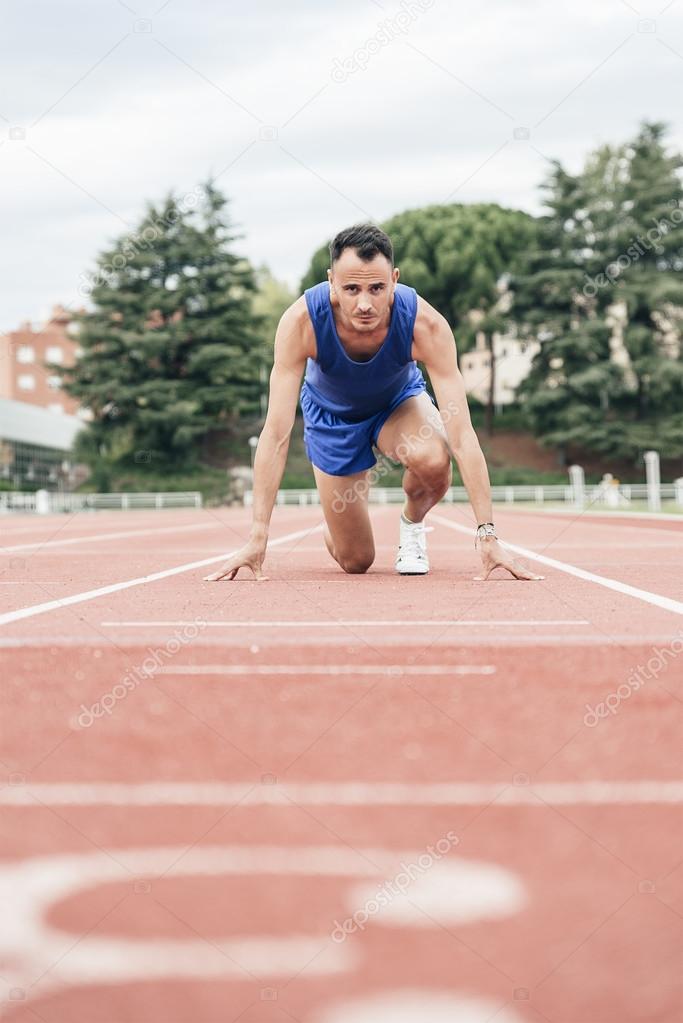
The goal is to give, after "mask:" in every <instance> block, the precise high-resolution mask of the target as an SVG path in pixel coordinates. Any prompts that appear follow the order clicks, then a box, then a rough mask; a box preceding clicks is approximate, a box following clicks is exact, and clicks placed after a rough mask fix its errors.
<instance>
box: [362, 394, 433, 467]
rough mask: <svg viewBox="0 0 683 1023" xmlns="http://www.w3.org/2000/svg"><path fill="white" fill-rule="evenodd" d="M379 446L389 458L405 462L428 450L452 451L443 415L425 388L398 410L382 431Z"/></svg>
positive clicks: (378, 438)
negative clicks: (449, 449) (449, 448)
mask: <svg viewBox="0 0 683 1023" xmlns="http://www.w3.org/2000/svg"><path fill="white" fill-rule="evenodd" d="M376 446H377V447H378V448H379V450H380V451H381V452H382V454H383V455H386V456H387V458H391V459H392V460H393V461H395V462H402V463H403V465H408V464H409V463H410V461H411V460H412V458H413V457H415V458H418V459H419V457H420V456H421V455H423V454H424V453H425V452H435V451H441V450H442V449H445V451H446V452H448V442H447V438H446V430H445V428H444V425H443V420H442V419H441V414H440V412H439V410H438V408H437V407H436V405H435V404H434V403H433V401H432V400H431V398H430V397H429V395H428V394H427V393H426V392H425V391H423V392H422V394H416V395H413V396H412V397H411V398H406V400H405V401H403V402H401V404H400V405H399V406H398V408H396V409H394V411H393V412H392V413H391V415H390V416H389V418H388V419H387V421H386V422H385V423H384V425H383V426H382V429H381V430H380V431H379V434H378V436H377V444H376Z"/></svg>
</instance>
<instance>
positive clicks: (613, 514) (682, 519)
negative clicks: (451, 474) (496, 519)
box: [497, 501, 683, 532]
mask: <svg viewBox="0 0 683 1023" xmlns="http://www.w3.org/2000/svg"><path fill="white" fill-rule="evenodd" d="M497 504H498V506H499V507H500V510H501V511H514V512H520V513H522V514H527V515H535V514H536V513H537V512H540V513H541V514H542V515H566V516H568V517H569V518H576V517H579V516H580V517H581V520H582V521H583V522H587V521H588V520H589V519H591V518H593V517H598V518H601V519H619V520H620V521H623V522H627V523H628V524H629V525H631V526H633V528H634V529H637V528H638V521H637V520H638V519H651V520H653V521H656V520H657V519H659V520H660V522H661V521H664V522H678V524H679V525H680V526H683V515H676V514H671V515H668V514H666V512H646V511H628V510H625V511H619V510H618V509H617V508H615V509H614V510H613V511H598V510H597V509H596V510H593V509H592V508H591V509H586V510H585V511H580V510H579V509H578V508H572V506H571V505H570V506H569V507H565V508H543V507H540V506H536V507H535V508H525V507H524V506H523V505H521V504H520V505H513V504H505V503H504V502H501V501H499V502H497ZM629 520H632V521H629ZM647 528H648V529H649V528H652V527H650V526H648V527H647ZM667 532H668V531H667Z"/></svg>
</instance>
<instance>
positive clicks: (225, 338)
mask: <svg viewBox="0 0 683 1023" xmlns="http://www.w3.org/2000/svg"><path fill="white" fill-rule="evenodd" d="M193 200H194V201H193ZM226 204H227V200H226V198H225V197H224V196H223V195H222V194H221V193H220V192H219V191H218V190H217V189H216V188H215V187H214V186H213V185H212V184H211V183H210V182H209V183H208V184H206V185H205V186H203V187H202V188H201V189H198V190H197V192H196V193H190V195H189V196H187V197H185V198H184V199H182V200H181V199H180V198H178V197H176V196H174V195H173V194H171V195H169V196H168V197H167V198H166V199H165V200H164V202H163V203H162V204H161V205H160V206H158V207H157V206H154V205H152V204H149V205H148V207H147V211H146V214H145V216H144V218H143V219H142V221H141V223H140V224H139V226H138V228H137V230H136V231H134V232H132V233H130V234H128V235H125V236H123V237H122V238H120V239H118V241H117V243H116V244H115V245H114V247H113V248H111V249H109V250H108V251H106V252H104V253H102V254H101V255H100V257H99V259H98V268H97V271H96V274H95V275H94V279H93V280H92V282H91V283H92V291H91V298H92V303H93V309H92V310H91V311H89V312H87V313H85V314H83V315H82V316H81V317H80V334H79V344H80V347H81V349H82V354H81V356H80V358H79V359H78V361H77V362H76V364H75V366H74V367H73V368H70V369H66V370H64V371H63V372H64V379H65V383H64V386H65V390H67V392H68V393H69V394H71V395H73V396H74V397H76V398H78V399H79V400H80V401H81V404H82V405H83V406H85V407H86V408H87V409H89V411H90V415H91V421H90V422H89V423H88V425H87V427H86V429H85V431H84V433H82V435H81V437H80V438H79V443H78V451H79V454H80V456H81V457H85V458H86V459H88V460H89V461H90V462H91V464H92V465H93V468H94V469H95V470H96V474H97V472H98V471H99V474H100V478H101V479H103V481H105V482H106V476H107V473H106V472H104V473H103V471H102V470H103V469H106V467H109V466H117V467H124V466H130V465H131V463H142V464H144V463H153V466H154V467H157V468H158V467H162V466H163V467H166V468H171V467H173V468H181V467H189V466H193V467H195V466H196V463H197V461H198V460H199V459H200V458H201V450H202V442H203V441H204V440H205V438H207V437H208V435H210V434H211V433H212V432H213V431H222V430H226V429H228V430H229V429H230V428H231V426H233V425H234V424H235V422H236V420H237V418H238V417H239V416H240V415H241V414H243V413H254V412H257V411H258V409H259V367H260V365H261V363H262V362H263V361H264V359H266V358H267V350H266V348H265V345H264V344H263V338H262V336H261V335H260V334H259V329H258V328H259V320H258V318H257V317H256V316H255V314H254V312H253V308H252V304H253V294H254V291H255V281H254V274H253V271H252V269H251V267H250V266H249V264H248V263H247V261H246V260H245V259H242V258H240V257H239V256H237V255H236V254H235V253H234V252H233V251H232V247H231V246H232V243H233V242H234V241H235V238H236V237H237V236H236V235H234V234H233V232H232V229H231V226H230V223H229V220H228V218H227V217H226V215H225V212H224V210H225V206H226Z"/></svg>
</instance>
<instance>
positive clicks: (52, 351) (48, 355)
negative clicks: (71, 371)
mask: <svg viewBox="0 0 683 1023" xmlns="http://www.w3.org/2000/svg"><path fill="white" fill-rule="evenodd" d="M63 356H64V353H63V351H62V349H61V348H60V347H59V345H48V347H47V350H46V352H45V359H46V360H47V362H62V361H63Z"/></svg>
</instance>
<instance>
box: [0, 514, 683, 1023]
mask: <svg viewBox="0 0 683 1023" xmlns="http://www.w3.org/2000/svg"><path fill="white" fill-rule="evenodd" d="M397 517H398V509H397V508H396V507H393V508H392V507H384V508H375V509H374V510H373V521H374V524H375V535H376V541H377V560H376V562H375V564H374V565H373V567H372V569H371V570H370V572H369V573H368V574H367V575H364V576H346V575H344V574H343V573H342V572H341V570H340V569H338V568H337V566H336V565H335V564H334V563H333V562H332V561H331V560H330V558H329V556H328V555H327V552H326V551H325V549H324V546H323V542H322V537H321V534H320V531H319V530H318V531H316V532H312V533H311V534H310V535H303V536H299V537H298V538H297V539H294V540H288V541H285V542H283V543H282V544H281V545H276V546H274V547H272V548H271V551H270V552H269V555H268V558H267V561H266V569H267V571H268V573H269V576H270V580H269V581H268V582H267V583H262V584H257V583H255V582H253V581H252V580H251V579H250V578H249V577H248V576H246V575H245V576H244V577H242V575H240V576H239V577H238V578H237V580H235V581H234V582H232V583H229V582H224V583H204V582H203V581H202V577H203V575H205V574H207V571H208V570H209V569H208V566H207V565H201V564H200V565H198V566H197V567H194V568H190V569H188V570H187V571H180V572H177V573H175V574H170V575H164V576H163V577H161V578H156V579H152V580H149V581H143V582H139V583H137V584H136V585H133V586H127V587H126V588H119V589H117V590H115V591H114V592H108V593H104V594H101V595H91V596H90V597H89V598H88V599H83V600H77V601H73V602H72V603H70V604H69V605H67V606H63V607H59V606H48V607H47V609H45V608H43V609H40V608H38V613H31V614H29V615H28V616H26V617H23V618H19V619H18V620H14V621H12V620H10V621H7V620H5V621H4V622H3V624H2V627H1V628H0V652H1V656H2V659H3V664H4V671H3V682H4V685H3V690H4V694H5V699H4V704H5V708H4V709H5V724H4V726H3V736H2V739H3V741H2V750H1V751H0V756H1V758H2V772H3V774H4V776H5V785H4V787H3V788H2V790H1V791H0V800H1V801H2V803H3V807H2V812H3V819H4V821H5V828H4V829H3V830H4V837H3V839H2V845H1V847H0V898H2V903H3V906H4V917H5V923H6V924H7V927H6V931H7V936H6V937H5V938H4V939H3V942H4V944H3V945H2V946H0V958H1V959H2V962H1V963H0V978H1V979H0V984H1V985H2V988H1V989H0V991H1V1001H2V1011H3V1018H6V1019H8V1020H10V1021H12V1023H29V1021H31V1023H35V1021H36V1020H37V1021H39V1023H40V1021H44V1023H76V1021H79V1023H80V1021H81V1020H83V1021H88V1023H138V1021H139V1023H143V1021H144V1023H162V1021H163V1023H186V1021H187V1023H190V1021H192V1023H214V1021H215V1023H218V1021H219V1020H220V1021H221V1023H232V1021H236V1020H240V1021H241V1023H266V1021H267V1023H271V1021H286V1020H292V1019H293V1020H295V1021H300V1023H342V1021H343V1023H369V1021H370V1020H372V1023H408V1021H411V1023H412V1021H415V1023H445V1021H449V1023H485V1021H488V1020H490V1021H491V1023H515V1021H516V1023H532V1021H534V1023H535V1021H543V1020H547V1021H551V1023H631V1021H647V1023H677V1021H679V1020H680V1019H681V1018H683V987H682V982H681V971H680V962H681V952H682V951H683V851H682V850H681V841H680V839H681V825H680V818H681V804H682V803H683V774H682V771H681V754H680V748H681V743H680V735H681V723H682V721H683V696H682V694H681V687H680V679H681V676H682V675H683V672H682V671H681V665H682V664H683V657H682V656H681V653H680V651H681V650H683V643H681V642H680V640H682V639H683V614H681V612H683V604H679V605H678V606H679V608H680V610H679V611H678V612H677V610H676V607H675V606H672V607H670V608H663V607H660V606H657V604H656V603H652V602H651V601H649V600H648V599H646V596H645V597H643V596H641V597H638V596H634V595H632V594H629V593H623V592H617V591H615V590H613V589H607V588H605V587H604V586H603V585H600V583H599V582H598V581H596V580H586V579H582V578H577V577H576V576H574V575H571V574H567V573H566V572H565V571H562V570H560V569H559V568H551V567H541V568H540V571H542V572H544V573H545V577H546V578H545V580H544V581H543V582H539V583H520V582H515V581H514V580H512V579H508V578H504V577H502V575H501V577H500V578H493V579H491V580H490V581H489V582H488V583H476V582H474V581H473V580H472V576H473V575H475V574H476V572H477V571H478V569H479V559H478V555H477V554H476V552H475V551H474V548H473V545H472V540H471V536H469V535H465V534H463V533H461V532H459V531H457V530H455V529H452V528H450V527H449V526H448V525H446V523H445V522H444V521H443V520H444V519H446V520H450V521H451V522H453V523H456V524H463V523H464V524H465V525H467V526H469V525H470V520H469V516H468V515H466V514H465V513H464V512H463V511H462V509H457V508H453V507H448V506H441V507H440V508H439V509H436V510H435V513H432V515H431V516H430V521H431V524H432V525H433V526H434V527H435V528H434V532H432V533H431V534H430V535H429V550H430V558H431V562H432V571H431V573H430V575H429V576H428V577H426V578H400V577H397V576H396V575H395V574H394V572H393V558H394V552H395V542H396V539H397V530H398V526H397ZM319 522H320V511H319V510H318V509H314V508H297V509H294V508H281V509H277V511H276V513H275V516H274V520H273V528H272V532H271V539H277V538H278V537H287V536H289V535H290V534H292V533H295V534H299V533H300V532H301V531H302V530H305V529H306V528H307V527H314V526H316V525H317V524H318V523H319ZM496 522H497V523H498V524H499V531H500V532H501V535H502V536H503V537H504V539H506V540H508V541H509V542H511V543H515V544H517V545H519V546H521V547H525V548H528V549H530V550H534V551H536V552H540V553H543V554H545V555H546V556H548V557H550V558H553V559H555V560H556V561H558V562H562V563H564V564H567V565H571V566H574V567H576V568H581V569H585V570H587V571H589V572H591V573H594V574H595V575H596V576H599V577H602V578H609V579H611V580H615V581H617V582H620V583H624V584H627V585H630V586H631V587H637V588H638V589H640V590H642V591H645V592H646V594H647V593H649V594H653V595H655V599H656V596H660V597H668V598H670V599H671V600H672V601H675V602H681V601H683V583H682V580H683V542H682V541H683V522H682V523H681V524H680V525H679V524H678V523H671V522H666V523H664V522H662V523H659V522H653V521H652V520H645V519H643V520H632V519H629V520H628V521H625V520H624V519H621V518H620V519H618V520H614V521H613V520H606V519H604V518H599V519H598V518H592V519H591V518H589V517H588V516H578V517H574V516H572V515H571V514H568V515H567V516H544V515H543V514H541V513H535V512H531V513H530V512H521V511H519V510H517V509H515V510H514V511H510V512H507V511H506V510H505V509H500V510H499V511H497V513H496ZM248 527H249V515H248V513H247V511H241V510H240V511H226V510H218V511H216V510H208V509H205V510H203V511H198V512H194V511H193V512H175V511H168V512H160V513H151V512H133V513H126V514H116V513H111V514H110V513H101V514H97V515H94V514H92V515H86V514H83V513H81V514H78V515H75V516H68V517H66V516H64V517H51V518H41V519H37V518H26V517H22V518H11V519H5V520H3V543H4V545H5V548H6V551H5V553H4V554H3V556H2V560H1V561H0V602H1V603H0V614H2V613H4V612H8V613H11V612H13V611H14V610H16V609H19V608H30V607H34V606H38V605H52V604H53V602H55V601H57V600H59V599H63V598H68V597H73V596H75V595H78V594H83V593H86V592H90V591H93V590H98V589H99V588H101V587H109V586H111V585H112V584H117V583H126V582H129V581H131V580H140V579H143V577H145V576H148V575H154V574H155V573H163V572H166V571H167V570H169V569H173V568H176V567H179V566H184V565H192V564H193V563H195V562H200V563H201V562H203V561H205V560H206V559H210V558H212V557H215V556H216V555H217V553H219V552H220V551H221V550H223V551H228V550H232V549H235V548H236V547H237V546H239V545H240V542H241V540H242V539H243V538H244V537H245V536H246V534H247V532H248ZM121 533H124V534H126V535H125V536H121V535H116V536H111V534H121ZM64 541H74V542H68V543H64ZM31 544H35V545H37V546H33V547H31V546H28V545H31ZM8 548H13V549H11V550H9V549H8ZM197 622H198V623H199V625H197V624H194V625H192V623H197ZM297 622H298V623H300V624H298V625H297V624H295V623H297ZM381 622H387V623H390V624H386V625H382V624H377V623H381ZM415 622H436V623H441V624H420V625H418V624H414V623H415ZM203 623H206V624H203ZM268 623H279V624H268ZM283 623H290V624H283ZM468 623H473V624H468ZM676 641H679V644H678V646H676ZM672 643H674V646H672ZM657 650H658V651H659V653H657V652H656V651H657ZM677 651H678V652H677ZM648 662H649V668H648ZM145 664H146V665H147V671H146V674H145V667H144V666H145ZM639 666H640V676H639V678H640V683H639V685H638V687H637V688H634V687H632V688H629V686H628V684H627V682H628V680H629V679H631V680H633V679H634V678H635V677H636V676H635V675H634V672H636V671H638V670H639ZM124 679H127V680H128V684H127V685H126V684H125V683H124V681H123V680H124ZM620 686H621V687H622V688H621V690H619V687H620ZM619 693H620V694H621V695H619ZM600 707H602V708H603V712H604V714H605V716H604V717H602V718H600V717H599V716H598V714H599V711H598V712H597V713H593V717H591V716H590V715H591V713H592V712H595V711H596V708H600ZM607 708H609V709H607ZM596 783H602V784H596ZM449 833H450V837H448V838H447V837H446V836H448V835H449ZM439 842H441V845H438V843H439ZM435 849H437V850H440V851H438V852H437V853H435V851H434V850H435ZM429 850H431V852H430V851H429ZM421 856H422V857H423V859H422V860H420V857H421ZM427 861H429V862H427ZM406 877H407V881H406V880H405V878H406ZM399 878H402V880H398V879H399ZM392 886H393V887H392ZM398 887H402V888H403V892H404V894H400V893H398ZM380 889H382V891H383V892H384V896H385V897H384V904H383V905H381V906H377V905H376V904H373V903H372V902H371V901H370V902H369V901H368V900H372V899H373V897H375V896H376V895H377V893H378V890H380ZM387 892H389V893H390V894H389V895H387ZM364 915H365V917H366V919H363V917H364ZM344 920H348V921H350V923H349V924H348V925H347V926H348V927H349V929H351V928H352V929H353V933H349V934H347V935H346V936H345V938H344V940H340V941H337V940H334V938H333V936H332V935H333V933H335V934H336V937H339V936H340V934H341V932H340V931H338V930H337V931H335V926H336V923H335V922H337V923H342V922H343V921H344ZM359 924H360V925H362V926H358V925H359Z"/></svg>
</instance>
